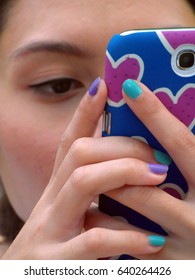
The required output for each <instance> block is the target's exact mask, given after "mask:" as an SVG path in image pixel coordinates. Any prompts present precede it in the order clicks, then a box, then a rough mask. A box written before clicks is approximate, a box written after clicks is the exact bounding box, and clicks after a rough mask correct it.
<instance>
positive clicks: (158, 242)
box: [148, 235, 166, 247]
mask: <svg viewBox="0 0 195 280" xmlns="http://www.w3.org/2000/svg"><path fill="white" fill-rule="evenodd" d="M148 239H149V243H150V245H152V246H156V247H162V246H163V245H164V244H165V242H166V238H165V237H163V236H157V235H150V236H148Z"/></svg>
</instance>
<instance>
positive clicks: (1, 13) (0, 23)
mask: <svg viewBox="0 0 195 280" xmlns="http://www.w3.org/2000/svg"><path fill="white" fill-rule="evenodd" d="M16 1H17V0H0V32H2V30H3V28H4V26H5V24H6V22H7V19H8V17H9V14H10V12H11V10H12V8H13V6H14V4H16Z"/></svg>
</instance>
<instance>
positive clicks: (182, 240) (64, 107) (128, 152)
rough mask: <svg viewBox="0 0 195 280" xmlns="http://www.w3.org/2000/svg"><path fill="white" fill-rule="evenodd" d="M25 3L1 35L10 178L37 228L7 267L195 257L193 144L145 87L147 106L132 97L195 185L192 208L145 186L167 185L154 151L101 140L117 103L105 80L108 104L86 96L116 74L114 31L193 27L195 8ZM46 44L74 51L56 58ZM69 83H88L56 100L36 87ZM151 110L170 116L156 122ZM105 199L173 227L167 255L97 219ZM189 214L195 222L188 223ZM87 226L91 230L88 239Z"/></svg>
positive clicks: (2, 132) (0, 99)
mask: <svg viewBox="0 0 195 280" xmlns="http://www.w3.org/2000/svg"><path fill="white" fill-rule="evenodd" d="M16 2H17V4H16V5H15V7H14V9H13V11H12V16H10V18H9V20H8V22H7V24H6V27H5V29H4V32H3V33H2V35H1V38H0V71H1V72H0V73H1V82H0V92H1V94H0V175H1V178H2V180H3V183H4V187H5V190H6V192H7V194H8V197H9V199H10V202H11V204H12V205H13V207H14V209H15V211H16V213H17V214H18V215H19V216H20V217H21V218H22V219H23V220H24V221H26V223H25V226H24V228H23V229H22V230H21V232H20V234H19V235H18V237H17V238H16V240H15V241H14V242H13V243H12V245H11V246H10V247H9V249H8V251H7V252H6V253H5V255H4V256H3V258H4V259H46V258H49V259H82V258H84V259H96V258H100V257H106V256H109V255H117V254H122V253H127V254H131V255H135V256H137V255H139V257H140V258H147V259H149V258H157V259H158V258H160V259H163V258H165V259H166V258H171V259H177V258H182V259H185V258H192V259H193V258H195V253H194V252H193V251H195V250H194V247H192V245H191V244H192V243H193V242H194V240H193V237H191V239H190V237H189V233H191V232H195V225H194V224H192V221H191V220H192V219H190V217H192V216H193V213H194V214H195V207H194V206H193V202H194V199H195V196H194V195H195V194H194V190H193V187H195V178H194V175H193V173H194V172H193V170H192V168H191V167H190V166H194V163H195V162H194V161H195V143H194V138H193V136H192V135H191V134H190V133H189V132H188V131H186V128H185V127H183V125H182V124H181V123H180V122H179V121H178V120H176V119H175V118H173V116H171V115H170V114H169V113H168V112H167V111H166V110H165V108H164V107H163V105H162V104H160V103H159V102H158V100H156V98H155V96H154V95H152V94H151V92H150V91H149V90H148V89H146V88H145V86H144V85H141V84H140V86H141V87H142V88H143V93H144V94H143V96H142V98H140V99H139V100H138V101H136V102H133V101H131V100H130V99H129V98H127V97H125V99H126V102H127V104H129V106H130V107H132V109H133V110H134V111H135V112H136V114H137V115H138V116H139V117H140V118H141V119H142V120H143V122H144V123H145V124H146V125H147V126H148V127H149V128H150V129H151V132H152V133H154V134H155V135H156V137H157V138H158V139H159V141H160V142H161V143H162V144H163V145H164V146H165V148H166V149H167V151H168V152H169V153H170V155H171V156H172V158H173V159H174V160H175V161H176V162H178V165H179V167H180V168H181V170H182V172H183V174H184V175H185V177H186V179H187V181H188V182H189V187H190V192H189V195H188V198H187V199H186V200H185V202H181V201H177V200H176V199H173V198H172V197H170V196H169V195H167V194H165V193H164V192H162V191H160V190H158V189H157V188H149V187H147V188H146V187H143V185H151V186H155V185H157V184H159V183H161V182H163V180H164V179H165V176H166V174H164V175H156V174H154V173H152V172H151V171H150V170H149V168H148V167H147V164H146V163H147V162H153V163H156V162H155V159H154V155H153V150H152V149H151V148H150V147H148V146H147V145H145V144H144V143H141V142H139V141H137V140H135V139H126V138H123V137H109V139H105V138H103V139H102V138H101V137H99V135H100V131H101V127H100V124H99V125H98V123H99V119H100V118H101V115H102V112H103V108H104V104H105V101H106V95H107V91H106V86H105V83H104V81H103V80H102V81H101V83H100V86H99V90H98V93H97V95H96V96H93V97H91V96H89V94H88V93H86V94H85V92H87V89H88V88H89V86H90V84H91V82H92V81H93V80H94V79H95V78H96V77H97V76H101V77H103V75H104V57H105V49H106V46H107V43H108V41H109V39H110V37H111V36H112V35H113V34H114V33H119V32H122V31H123V30H127V29H133V28H151V27H175V26H193V25H194V24H195V19H194V15H193V13H192V11H191V10H190V8H189V6H188V5H187V4H186V1H183V0H165V1H156V0H150V1H147V5H145V1H131V0H130V1H125V0H124V1H122V2H121V1H120V2H119V1H109V0H107V1H105V0H100V1H86V0H83V1H82V0H81V1H79V3H78V1H72V0H71V1H64V0H57V1H55V3H54V1H51V0H47V1H43V0H40V1H39V0H38V1H36V3H35V1H33V0H30V1H25V0H19V1H16ZM167 7H169V8H168V9H167ZM157 11H160V13H161V16H160V17H159V14H158V13H157ZM21 18H22V21H21ZM78 19H79V20H78ZM102 19H104V20H102ZM140 19H141V20H140ZM116 23H117V24H116ZM16 25H17V29H16V28H15V27H16ZM78 38H79V40H78ZM40 42H41V44H42V47H41V48H40V46H39V49H38V48H37V43H40ZM43 42H44V43H45V42H47V43H48V42H49V43H60V44H62V43H63V44H66V46H65V48H63V50H62V47H61V48H60V51H59V48H58V50H56V49H55V51H54V49H52V51H51V49H50V51H48V50H47V51H46V50H45V49H43ZM35 45H36V50H35ZM70 46H71V47H70ZM72 46H74V47H72ZM75 46H76V47H75ZM32 47H34V50H32ZM64 77H65V78H66V77H68V78H71V79H74V80H76V81H77V82H74V83H73V84H72V88H71V89H70V90H69V91H68V92H67V93H65V94H61V95H59V94H58V95H57V94H51V91H52V89H51V86H48V85H47V86H45V87H43V86H42V87H40V86H39V88H37V87H36V88H35V85H39V84H41V83H43V82H46V81H50V80H53V79H56V78H64ZM32 85H33V87H32ZM80 101H81V103H80V105H79V102H80ZM78 105H79V107H78ZM151 108H157V109H158V110H152V112H153V113H151V114H147V117H145V116H146V113H145V111H147V112H150V111H151ZM75 111H76V113H75ZM157 119H158V122H157ZM166 122H169V124H170V125H171V127H172V128H173V129H174V131H175V133H173V134H172V139H171V141H169V142H167V141H166V139H169V140H170V137H169V138H168V137H164V135H166V134H167V133H168V131H167V127H166V126H164V124H165V123H166ZM159 126H160V127H161V128H162V129H159ZM169 129H170V127H169ZM180 135H185V140H184V137H179V138H178V136H180ZM93 136H95V137H93ZM183 140H184V141H183ZM173 143H174V144H175V143H177V146H176V145H174V144H173ZM178 145H179V146H178ZM116 146H117V149H116ZM175 147H177V149H176V148H175ZM178 147H179V148H178ZM192 154H193V155H194V156H192ZM135 158H136V159H135ZM181 159H182V162H181ZM186 163H187V164H186ZM119 166H120V168H119ZM186 166H187V168H186ZM121 178H122V179H121ZM107 182H109V184H108V183H107ZM125 185H128V186H130V185H132V187H123V186H125ZM135 185H136V186H137V187H135ZM121 187H123V188H121ZM102 192H108V193H109V195H110V196H112V197H113V198H115V199H117V200H119V201H121V202H122V203H124V204H126V205H127V204H128V206H130V207H132V208H134V209H135V210H138V211H139V212H141V213H143V214H144V215H146V216H147V217H149V218H151V219H153V220H154V221H156V222H158V223H159V224H162V225H163V226H166V227H168V228H170V230H171V232H172V234H170V236H169V237H168V240H167V244H166V246H165V247H164V248H163V249H162V248H161V247H153V246H150V245H149V242H148V238H147V236H148V234H150V233H148V232H144V231H141V230H139V229H136V228H134V227H132V226H130V225H127V224H125V223H122V222H119V221H116V220H115V219H113V218H110V217H108V216H106V215H105V214H101V213H99V212H98V211H97V210H96V209H94V208H93V209H91V210H89V206H90V205H91V203H92V201H94V200H95V198H96V196H98V194H100V193H102ZM143 193H144V194H146V197H148V200H145V199H144V198H143ZM129 195H130V196H129ZM127 196H128V197H131V201H130V202H129V201H126V197H127ZM35 205H36V207H35ZM162 205H163V207H162ZM194 205H195V203H194ZM166 206H167V207H166ZM178 207H179V208H178ZM178 209H180V210H182V211H183V210H184V213H186V211H188V212H189V213H190V215H189V216H188V217H186V216H184V215H183V216H182V214H181V213H183V212H182V211H181V212H179V210H178ZM167 217H169V218H170V219H169V221H167ZM178 217H179V219H181V223H180V227H179V228H178V226H176V225H175V221H177V220H178ZM175 219H176V220H175ZM181 225H182V226H181ZM83 227H85V229H86V230H87V231H86V232H85V233H84V234H80V233H81V232H82V229H83ZM191 235H192V234H191ZM193 235H194V234H193ZM161 249H162V250H161Z"/></svg>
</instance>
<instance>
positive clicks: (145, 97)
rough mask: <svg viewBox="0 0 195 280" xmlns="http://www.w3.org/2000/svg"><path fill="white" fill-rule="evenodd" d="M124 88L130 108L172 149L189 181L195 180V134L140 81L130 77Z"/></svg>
mask: <svg viewBox="0 0 195 280" xmlns="http://www.w3.org/2000/svg"><path fill="white" fill-rule="evenodd" d="M123 90H124V91H125V94H124V98H125V101H126V102H127V104H128V105H129V106H130V108H131V109H132V110H133V111H134V113H135V114H136V115H137V116H138V117H139V118H140V120H141V121H142V122H143V123H144V124H145V125H146V126H147V128H148V129H149V130H150V131H151V133H152V134H153V135H154V136H155V137H156V138H157V139H158V141H159V142H160V143H161V144H162V146H163V147H164V148H165V149H166V150H167V151H168V153H169V154H170V155H171V157H172V158H173V159H174V161H175V163H176V164H177V166H178V168H179V169H180V170H181V172H182V173H183V175H184V177H185V178H187V179H188V181H189V182H191V181H194V179H195V172H194V166H195V137H194V135H193V134H192V133H191V132H190V130H189V129H188V128H187V127H186V126H185V125H184V124H183V123H182V122H180V121H179V120H178V119H177V118H176V117H175V116H173V115H172V114H171V113H170V112H169V111H168V110H167V109H166V108H165V106H164V105H162V103H161V102H160V100H159V99H158V98H157V97H156V96H155V95H154V94H153V93H152V92H151V91H150V90H149V89H148V88H147V87H146V86H144V85H143V84H141V83H140V82H137V83H136V82H135V81H133V80H126V81H125V83H124V84H123ZM129 97H130V98H129Z"/></svg>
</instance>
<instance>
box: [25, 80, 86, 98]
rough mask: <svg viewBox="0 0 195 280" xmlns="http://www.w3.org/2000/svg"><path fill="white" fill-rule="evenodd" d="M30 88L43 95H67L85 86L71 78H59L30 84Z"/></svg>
mask: <svg viewBox="0 0 195 280" xmlns="http://www.w3.org/2000/svg"><path fill="white" fill-rule="evenodd" d="M29 87H30V88H32V89H34V90H35V91H36V92H38V93H39V94H42V95H53V96H54V95H55V96H57V95H59V96H64V95H67V93H68V92H70V93H72V92H73V91H75V90H77V89H79V88H83V84H82V83H81V82H79V81H77V80H74V79H71V78H57V79H52V80H48V81H45V82H42V83H38V84H34V85H30V86H29Z"/></svg>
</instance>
